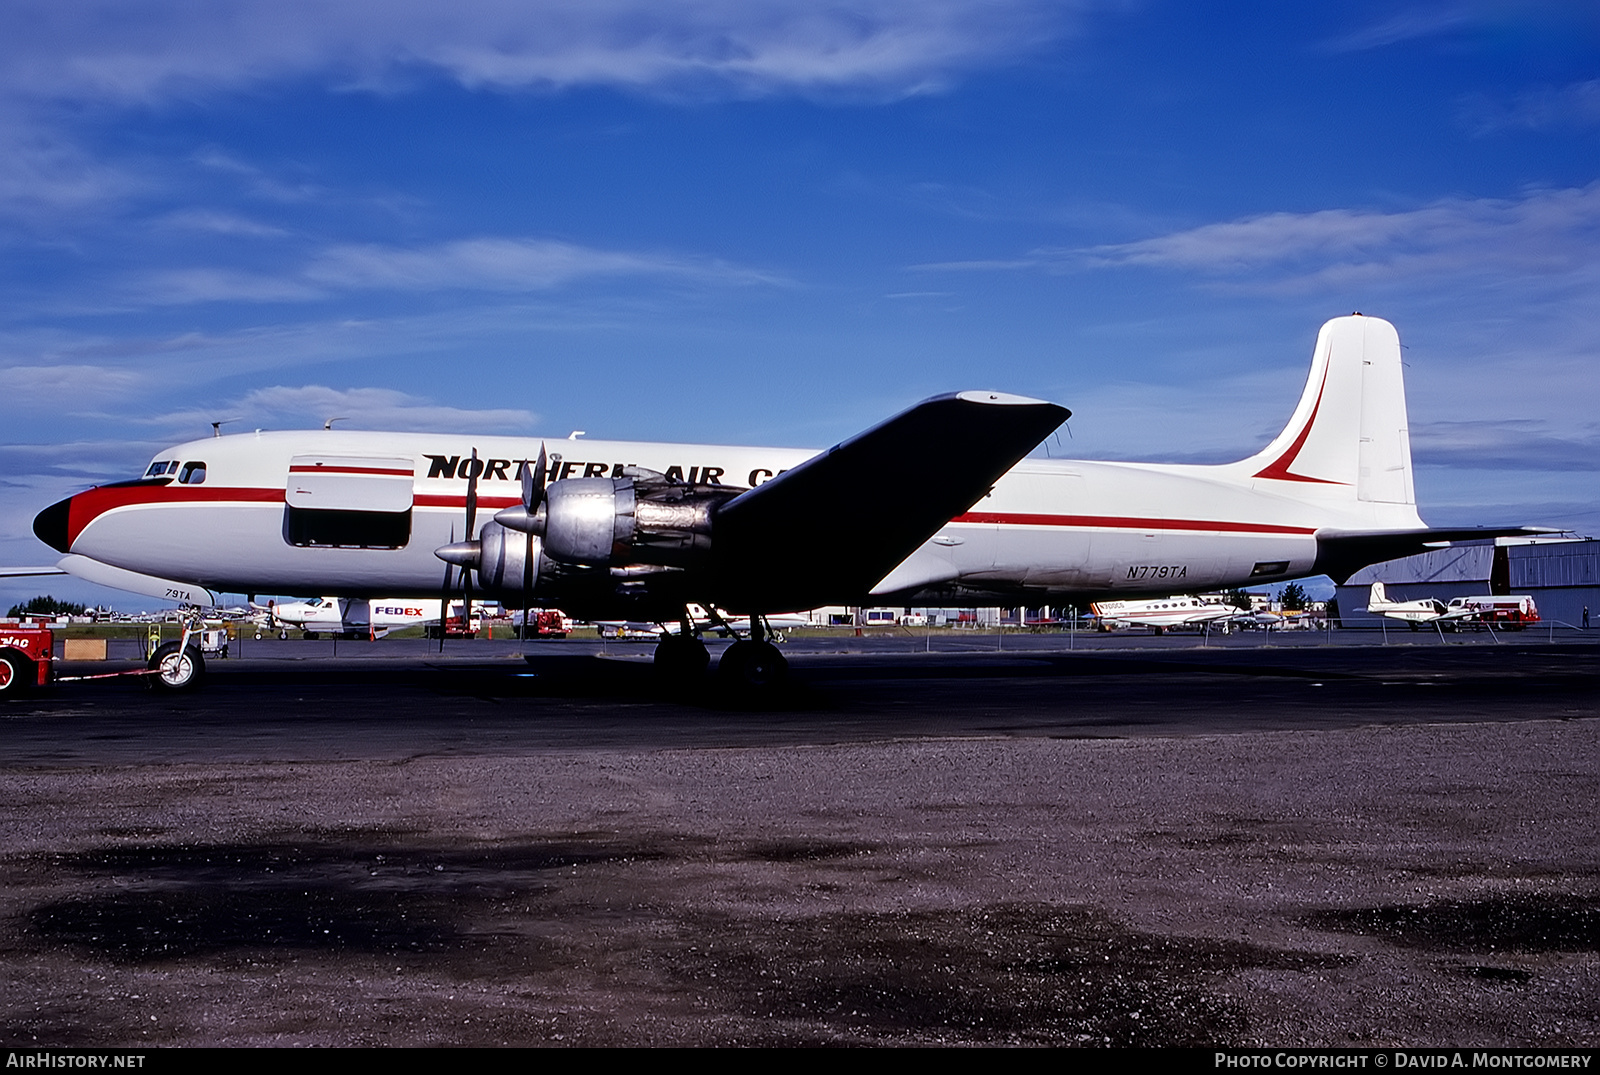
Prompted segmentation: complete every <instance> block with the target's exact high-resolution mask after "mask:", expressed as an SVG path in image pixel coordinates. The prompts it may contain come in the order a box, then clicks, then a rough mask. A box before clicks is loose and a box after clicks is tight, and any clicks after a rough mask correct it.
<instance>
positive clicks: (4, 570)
mask: <svg viewBox="0 0 1600 1075" xmlns="http://www.w3.org/2000/svg"><path fill="white" fill-rule="evenodd" d="M65 574H66V572H65V571H63V570H61V568H59V567H0V579H26V578H32V577H33V576H35V575H65Z"/></svg>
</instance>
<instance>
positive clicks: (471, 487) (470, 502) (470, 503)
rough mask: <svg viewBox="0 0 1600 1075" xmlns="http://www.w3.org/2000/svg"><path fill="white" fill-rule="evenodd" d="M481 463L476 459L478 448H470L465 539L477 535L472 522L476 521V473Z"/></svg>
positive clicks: (478, 471)
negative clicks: (470, 460) (470, 458)
mask: <svg viewBox="0 0 1600 1075" xmlns="http://www.w3.org/2000/svg"><path fill="white" fill-rule="evenodd" d="M482 470H483V464H482V462H480V461H479V459H478V449H476V448H474V449H472V464H471V466H470V467H469V468H468V470H467V534H466V537H467V540H468V541H471V540H473V538H475V537H477V528H476V526H475V525H474V524H476V523H477V521H478V474H479V473H480V472H482Z"/></svg>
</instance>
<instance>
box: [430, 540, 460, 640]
mask: <svg viewBox="0 0 1600 1075" xmlns="http://www.w3.org/2000/svg"><path fill="white" fill-rule="evenodd" d="M455 543H456V524H455V523H451V524H450V545H454V544H455ZM445 547H446V548H449V545H447V546H445ZM434 555H436V556H437V555H438V553H435V554H434ZM440 559H444V558H443V557H440ZM454 570H455V565H454V564H452V563H451V562H450V561H449V560H445V561H444V586H443V587H442V588H441V589H440V590H439V652H440V653H443V652H444V625H445V621H446V620H448V619H449V618H450V575H451V572H452V571H454Z"/></svg>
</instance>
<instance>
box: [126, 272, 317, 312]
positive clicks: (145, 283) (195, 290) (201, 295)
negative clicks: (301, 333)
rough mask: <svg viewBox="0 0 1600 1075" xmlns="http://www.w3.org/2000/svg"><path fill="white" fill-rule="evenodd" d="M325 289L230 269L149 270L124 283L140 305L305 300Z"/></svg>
mask: <svg viewBox="0 0 1600 1075" xmlns="http://www.w3.org/2000/svg"><path fill="white" fill-rule="evenodd" d="M324 294H325V292H324V291H322V290H321V289H320V288H315V287H311V286H309V285H307V284H304V283H302V282H300V281H298V280H293V279H284V278H281V277H276V276H269V275H264V274H260V273H247V272H238V271H235V270H232V269H174V270H167V271H162V272H155V273H150V274H148V275H146V276H144V277H141V278H140V279H139V280H138V281H137V282H135V283H132V284H130V285H128V286H126V287H125V288H124V290H123V298H124V299H125V300H126V301H129V302H131V303H133V304H135V305H139V306H181V305H186V304H188V303H195V302H306V301H310V300H313V299H319V298H322V297H323V296H324Z"/></svg>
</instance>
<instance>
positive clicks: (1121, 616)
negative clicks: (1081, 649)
mask: <svg viewBox="0 0 1600 1075" xmlns="http://www.w3.org/2000/svg"><path fill="white" fill-rule="evenodd" d="M1089 611H1090V612H1093V613H1094V614H1095V617H1096V618H1097V619H1099V621H1100V623H1101V624H1102V625H1104V626H1105V627H1106V628H1108V629H1110V628H1115V627H1130V626H1131V627H1148V628H1150V629H1151V630H1152V631H1154V632H1155V633H1156V634H1160V633H1162V632H1163V631H1165V630H1167V629H1168V628H1169V627H1197V626H1198V627H1204V626H1206V625H1208V624H1213V623H1217V624H1225V623H1229V622H1231V621H1233V620H1248V619H1250V618H1251V614H1250V613H1249V612H1248V611H1246V610H1244V609H1241V608H1239V607H1238V606H1236V605H1230V604H1227V603H1226V602H1223V601H1217V600H1207V599H1205V598H1200V597H1189V596H1186V595H1182V594H1180V595H1178V596H1175V597H1164V598H1161V599H1160V600H1158V601H1096V602H1095V603H1094V604H1092V605H1090V606H1089Z"/></svg>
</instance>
